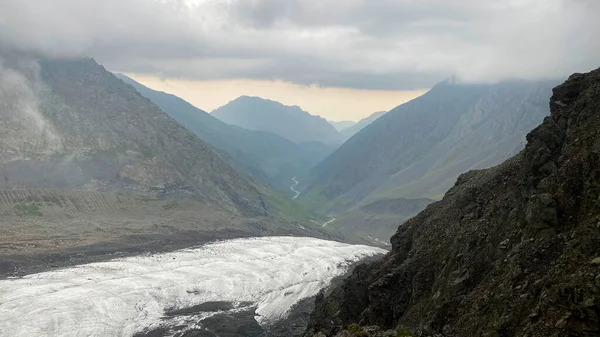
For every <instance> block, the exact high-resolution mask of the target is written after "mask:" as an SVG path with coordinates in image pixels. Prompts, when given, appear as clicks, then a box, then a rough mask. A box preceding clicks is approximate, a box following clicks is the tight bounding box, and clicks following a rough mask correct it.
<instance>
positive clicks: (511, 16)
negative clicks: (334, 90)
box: [0, 0, 600, 90]
mask: <svg viewBox="0 0 600 337" xmlns="http://www.w3.org/2000/svg"><path fill="white" fill-rule="evenodd" d="M0 7H1V8H0V46H1V47H0V48H4V49H7V48H8V49H19V50H26V51H35V52H38V53H44V54H46V55H51V56H74V55H75V56H77V55H82V54H86V55H89V56H92V57H95V58H96V59H98V60H99V61H100V62H101V63H103V64H104V65H106V66H107V67H108V68H109V69H111V70H115V71H121V72H129V73H139V74H146V75H153V76H159V77H165V78H182V79H188V80H217V79H231V78H247V79H267V80H283V81H287V82H292V83H298V84H317V85H322V86H334V87H350V88H361V89H365V88H366V89H400V90H410V89H418V88H426V87H431V86H432V85H433V84H435V83H436V82H439V81H441V80H443V79H444V78H446V77H448V76H451V75H457V76H458V77H460V78H462V79H463V80H465V81H474V82H494V81H498V80H502V79H506V78H525V79H540V78H555V77H564V76H566V75H568V74H569V73H571V72H575V71H586V70H590V69H592V68H595V67H598V66H600V64H598V62H599V61H598V60H600V40H598V39H597V37H596V36H595V34H597V32H598V31H600V22H599V21H598V20H597V18H596V16H597V14H598V13H600V1H597V0H489V1H481V0H456V1H451V2H450V1H446V0H423V1H413V0H411V1H409V0H396V1H392V0H346V1H337V0H286V1H284V0H187V1H186V0H54V1H37V0H5V1H3V3H2V5H0Z"/></svg>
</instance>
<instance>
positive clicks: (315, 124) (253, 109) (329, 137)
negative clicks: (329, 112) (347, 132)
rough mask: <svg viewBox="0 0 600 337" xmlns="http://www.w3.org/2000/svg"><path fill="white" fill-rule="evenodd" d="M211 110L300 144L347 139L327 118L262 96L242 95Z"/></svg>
mask: <svg viewBox="0 0 600 337" xmlns="http://www.w3.org/2000/svg"><path fill="white" fill-rule="evenodd" d="M211 114H212V115H213V116H215V117H217V118H218V119H220V120H221V121H223V122H225V123H227V124H232V125H237V126H239V127H242V128H244V129H248V130H260V131H268V132H272V133H274V134H276V135H279V136H281V137H283V138H286V139H289V140H291V141H292V142H295V143H297V144H302V143H310V142H319V143H323V144H326V145H328V146H339V145H340V144H341V143H342V142H343V137H342V136H341V135H340V133H339V132H338V131H337V130H336V129H335V128H334V127H333V126H332V125H331V124H329V122H327V120H325V119H324V118H322V117H319V116H313V115H311V114H309V113H308V112H306V111H304V110H302V109H300V107H298V106H287V105H283V104H281V103H279V102H275V101H271V100H267V99H262V98H260V97H249V96H241V97H238V98H237V99H235V100H233V101H231V102H229V103H227V104H226V105H224V106H222V107H220V108H217V109H215V110H213V111H212V112H211Z"/></svg>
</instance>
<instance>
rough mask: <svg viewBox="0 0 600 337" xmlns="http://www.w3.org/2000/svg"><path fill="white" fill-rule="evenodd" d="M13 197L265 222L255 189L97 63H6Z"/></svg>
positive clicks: (4, 116)
mask: <svg viewBox="0 0 600 337" xmlns="http://www.w3.org/2000/svg"><path fill="white" fill-rule="evenodd" d="M0 67H1V69H0V70H2V72H1V73H0V102H1V103H0V164H1V167H0V168H1V172H2V178H3V179H2V181H1V183H2V184H1V186H2V188H5V189H28V188H70V189H84V190H93V191H105V192H119V193H132V194H135V195H146V196H156V195H173V196H179V197H189V198H193V199H195V200H199V201H202V202H206V203H208V204H213V205H218V206H220V207H223V208H226V209H229V210H232V211H240V212H242V213H243V214H246V215H261V214H265V213H266V211H265V207H264V203H263V202H262V199H261V196H260V194H259V192H258V191H257V189H256V187H255V185H254V183H253V182H252V181H250V180H249V179H248V178H247V177H246V176H245V175H243V174H241V173H239V172H238V171H237V169H235V168H234V167H232V166H231V165H229V164H228V163H227V162H226V161H224V160H223V159H222V158H221V157H220V156H219V155H217V154H216V153H214V152H213V150H212V149H211V148H210V146H208V145H207V144H206V143H204V142H203V141H202V140H200V139H199V138H198V137H196V136H195V135H194V134H193V133H191V132H190V131H188V130H186V129H185V128H184V127H182V126H181V125H179V124H178V123H177V122H176V121H174V120H173V119H172V118H170V117H169V116H168V115H167V114H166V113H164V112H163V111H161V110H160V109H159V108H158V107H157V106H156V105H154V104H153V103H152V102H150V101H149V100H148V99H146V98H144V97H143V96H142V95H140V94H139V93H138V92H137V91H135V89H134V88H132V87H131V86H129V85H127V84H125V83H123V82H122V81H121V80H119V79H117V78H116V77H115V76H114V75H112V74H111V73H109V72H107V71H106V70H105V69H104V68H103V67H102V66H100V65H98V64H97V63H96V62H95V61H93V60H91V59H88V58H81V59H43V60H36V59H34V58H29V57H26V56H23V55H19V56H14V55H12V56H2V55H0Z"/></svg>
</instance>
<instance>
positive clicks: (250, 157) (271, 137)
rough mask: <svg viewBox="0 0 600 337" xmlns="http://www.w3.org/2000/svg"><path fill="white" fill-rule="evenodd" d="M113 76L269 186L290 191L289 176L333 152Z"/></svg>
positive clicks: (315, 144)
mask: <svg viewBox="0 0 600 337" xmlns="http://www.w3.org/2000/svg"><path fill="white" fill-rule="evenodd" d="M116 76H117V77H119V78H121V79H122V80H123V81H125V82H126V83H128V84H130V85H131V86H133V87H134V88H135V89H136V90H137V91H138V92H139V93H140V94H142V95H143V96H144V97H147V98H148V99H150V100H151V101H152V102H153V103H155V104H156V105H157V106H158V107H159V108H160V109H161V110H163V111H164V112H166V113H168V114H169V116H171V117H172V118H173V119H175V120H176V121H177V122H179V124H181V125H183V126H185V127H186V128H187V129H188V130H190V131H192V132H194V133H195V134H196V135H197V136H198V137H200V138H201V139H202V140H204V141H206V142H207V143H209V144H210V145H212V146H213V147H214V148H216V149H218V150H221V151H222V152H223V153H224V155H225V157H226V158H228V159H230V160H231V161H233V162H234V163H235V164H236V165H237V166H238V167H239V168H241V169H242V170H244V171H245V172H246V173H248V174H250V175H252V176H254V177H255V178H257V179H259V180H260V181H261V182H263V183H264V184H266V185H268V186H270V187H272V188H275V189H279V190H281V191H285V192H287V193H291V191H290V185H291V184H292V178H293V177H299V176H301V175H303V174H305V173H306V172H307V171H308V170H309V169H311V168H312V167H313V166H314V165H316V164H317V163H318V162H319V161H321V160H322V159H324V158H325V157H326V156H327V155H328V154H329V153H331V152H332V151H333V148H332V147H330V146H327V145H325V144H322V143H318V142H311V143H301V144H296V143H294V142H292V141H290V140H288V139H286V138H283V137H280V136H278V135H276V134H274V133H271V132H265V131H254V130H246V129H243V128H241V127H238V126H235V125H230V124H226V123H224V122H222V121H220V120H218V119H217V118H215V117H214V116H211V115H210V114H208V113H207V112H205V111H202V110H200V109H198V108H196V107H194V106H193V105H191V104H190V103H188V102H186V101H184V100H183V99H181V98H179V97H177V96H174V95H170V94H167V93H164V92H160V91H155V90H152V89H150V88H147V87H145V86H143V85H142V84H140V83H138V82H136V81H134V80H132V79H130V78H128V77H127V76H125V75H122V74H117V75H116Z"/></svg>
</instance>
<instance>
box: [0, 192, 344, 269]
mask: <svg viewBox="0 0 600 337" xmlns="http://www.w3.org/2000/svg"><path fill="white" fill-rule="evenodd" d="M0 214H1V216H2V220H1V222H0V278H6V277H10V276H22V275H25V274H30V273H35V272H40V271H44V270H48V269H52V268H61V267H64V266H70V265H76V264H81V263H88V262H94V261H99V260H104V259H109V258H114V257H121V256H128V255H133V254H140V253H153V252H162V251H170V250H175V249H181V248H186V247H192V246H197V245H200V244H202V243H205V242H208V241H213V240H219V239H229V238H234V237H249V236H265V235H294V236H313V237H320V238H329V239H334V240H336V239H337V240H339V237H337V236H334V235H331V234H328V233H327V232H325V230H323V229H320V228H319V227H320V226H315V227H314V228H311V227H309V226H306V225H301V224H298V223H294V222H285V221H283V220H279V219H275V218H270V217H255V218H246V217H241V216H238V215H232V214H231V213H229V212H226V211H223V210H219V209H217V208H215V207H212V206H208V205H206V204H202V203H199V202H195V201H190V200H178V199H158V198H145V197H136V196H125V195H114V194H104V193H100V192H88V191H72V190H69V191H67V190H0Z"/></svg>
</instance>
